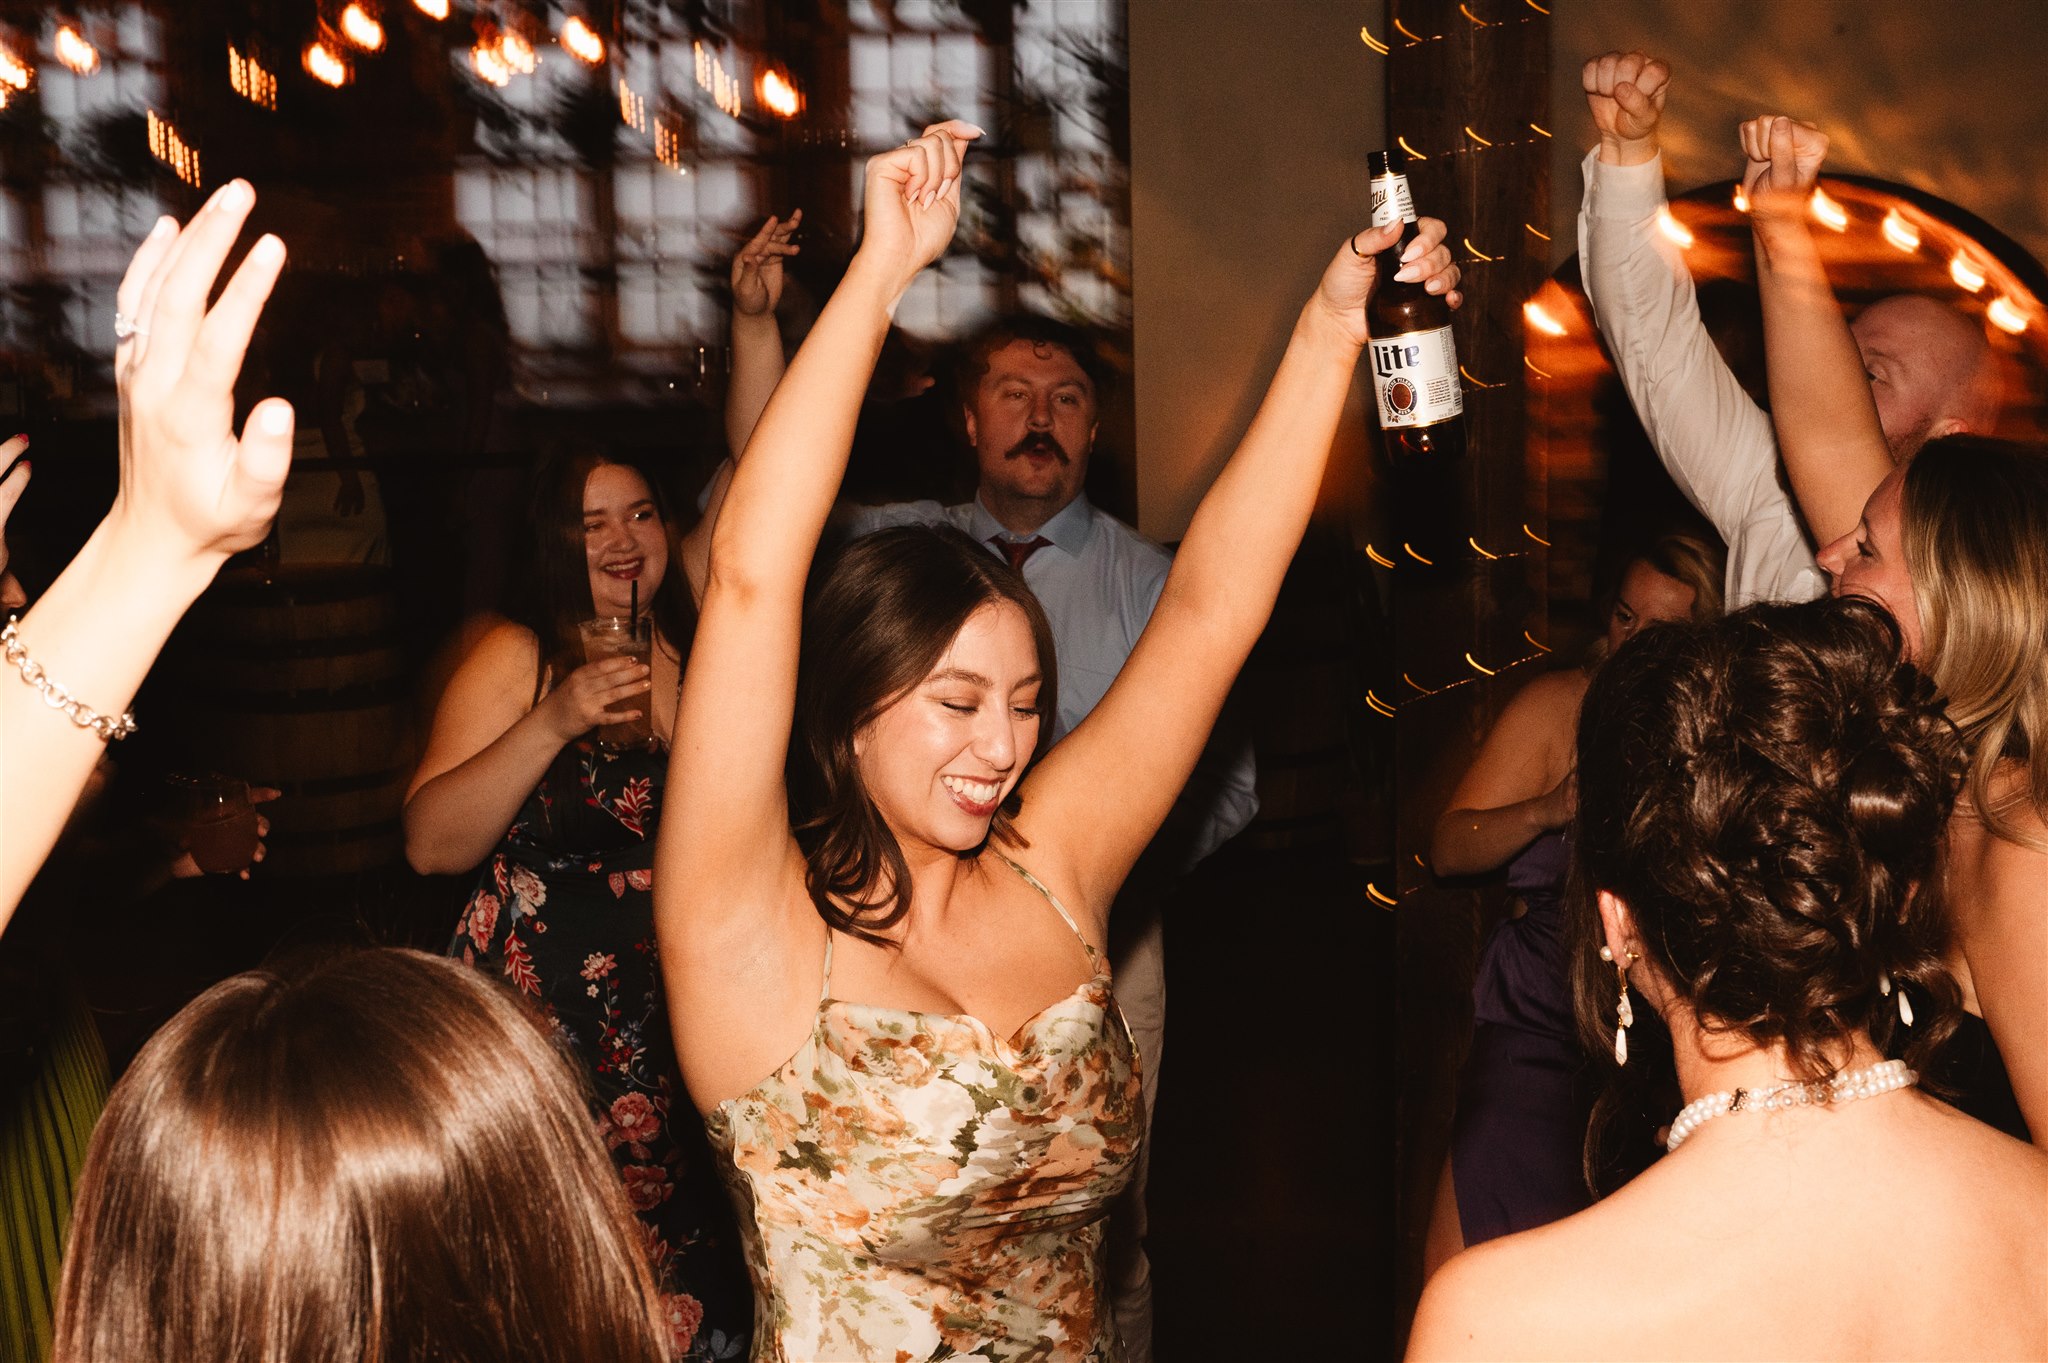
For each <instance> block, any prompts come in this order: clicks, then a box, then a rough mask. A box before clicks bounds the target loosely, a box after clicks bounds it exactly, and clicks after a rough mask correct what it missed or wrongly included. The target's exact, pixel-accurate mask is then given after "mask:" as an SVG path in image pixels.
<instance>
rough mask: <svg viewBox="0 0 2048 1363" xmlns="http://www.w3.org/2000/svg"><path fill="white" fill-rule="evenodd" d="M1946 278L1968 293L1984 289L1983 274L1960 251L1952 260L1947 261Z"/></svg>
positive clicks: (1973, 262)
mask: <svg viewBox="0 0 2048 1363" xmlns="http://www.w3.org/2000/svg"><path fill="white" fill-rule="evenodd" d="M1948 277H1949V278H1950V279H1953V280H1954V281H1955V282H1956V283H1957V284H1959V285H1961V286H1962V288H1963V289H1964V290H1965V291H1966V292H1969V293H1975V292H1977V290H1979V289H1981V288H1983V287H1984V272H1983V271H1982V270H1980V269H1978V268H1977V263H1976V262H1975V261H1973V260H1971V259H1970V258H1969V257H1968V256H1967V255H1964V254H1963V253H1962V252H1961V251H1958V252H1956V253H1955V257H1954V259H1952V260H1950V261H1949V263H1948Z"/></svg>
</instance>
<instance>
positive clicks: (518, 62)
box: [498, 29, 540, 76]
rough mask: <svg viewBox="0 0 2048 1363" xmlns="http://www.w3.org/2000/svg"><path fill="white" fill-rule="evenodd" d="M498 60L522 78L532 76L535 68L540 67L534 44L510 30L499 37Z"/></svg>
mask: <svg viewBox="0 0 2048 1363" xmlns="http://www.w3.org/2000/svg"><path fill="white" fill-rule="evenodd" d="M498 59H499V60H500V61H502V62H504V63H505V65H506V66H509V67H511V68H512V69H513V70H514V71H517V72H518V73H519V74H520V75H522V76H530V75H532V74H533V68H534V67H536V66H538V65H540V57H539V56H537V55H536V54H535V53H534V50H533V44H532V43H530V42H528V41H526V39H524V38H522V37H520V36H519V35H518V34H517V33H514V32H512V31H511V30H510V29H507V30H506V31H505V32H504V33H502V34H500V35H499V37H498Z"/></svg>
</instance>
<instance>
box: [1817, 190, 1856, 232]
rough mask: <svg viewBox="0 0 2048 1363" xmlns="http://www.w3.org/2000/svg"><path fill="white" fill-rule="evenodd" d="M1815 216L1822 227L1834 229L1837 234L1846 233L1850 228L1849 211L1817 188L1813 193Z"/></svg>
mask: <svg viewBox="0 0 2048 1363" xmlns="http://www.w3.org/2000/svg"><path fill="white" fill-rule="evenodd" d="M1812 205H1813V216H1814V219H1815V221H1817V222H1819V223H1820V224H1821V225H1822V226H1825V227H1832V228H1834V229H1835V231H1837V232H1841V231H1846V230H1847V229H1848V226H1849V210H1848V209H1846V208H1844V207H1842V206H1841V205H1840V204H1838V203H1836V202H1835V201H1834V200H1833V199H1830V198H1829V197H1828V196H1827V195H1826V194H1825V193H1823V192H1822V191H1821V189H1820V188H1819V186H1815V188H1814V191H1813V200H1812Z"/></svg>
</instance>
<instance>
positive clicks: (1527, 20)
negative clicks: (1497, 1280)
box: [1373, 0, 1550, 1321]
mask: <svg viewBox="0 0 2048 1363" xmlns="http://www.w3.org/2000/svg"><path fill="white" fill-rule="evenodd" d="M1373 36H1374V37H1375V38H1377V39H1379V40H1380V41H1381V42H1382V43H1384V44H1385V45H1386V47H1387V48H1388V52H1387V54H1386V60H1387V79H1386V91H1387V137H1388V139H1389V141H1390V142H1393V144H1394V146H1395V147H1397V148H1399V149H1401V150H1404V151H1408V152H1409V153H1411V156H1410V164H1409V166H1408V176H1409V183H1410V186H1411V188H1412V189H1413V191H1414V195H1415V203H1416V207H1417V209H1418V210H1419V211H1420V212H1422V213H1424V214H1426V215H1428V216H1432V217H1439V218H1442V219H1444V220H1445V221H1446V222H1447V223H1449V224H1450V237H1449V240H1450V243H1451V245H1452V247H1453V250H1454V254H1455V255H1456V257H1457V259H1458V260H1459V262H1460V263H1461V264H1462V265H1463V267H1464V271H1465V279H1464V284H1463V289H1464V293H1465V305H1464V307H1463V309H1462V310H1461V311H1460V313H1459V314H1458V319H1457V338H1458V354H1459V358H1460V360H1461V362H1462V364H1463V367H1464V370H1465V380H1466V382H1465V432H1466V443H1467V454H1466V456H1465V467H1464V470H1463V475H1462V477H1461V478H1460V480H1459V483H1460V487H1459V489H1458V495H1459V496H1460V498H1461V501H1462V505H1461V506H1460V507H1459V512H1460V513H1461V515H1462V517H1463V526H1464V527H1465V530H1466V533H1468V534H1469V535H1470V543H1469V549H1468V553H1467V556H1464V557H1461V558H1460V559H1458V561H1457V562H1455V563H1452V564H1439V565H1438V567H1437V568H1436V569H1435V570H1434V571H1428V570H1422V571H1418V570H1416V569H1415V567H1414V565H1412V564H1410V565H1408V566H1407V569H1406V570H1404V569H1403V568H1396V569H1395V570H1394V572H1393V581H1394V596H1395V606H1394V621H1395V666H1394V667H1393V668H1391V669H1389V673H1390V676H1389V679H1388V691H1387V692H1384V693H1382V694H1383V696H1384V697H1385V698H1386V699H1388V700H1390V701H1393V702H1395V703H1396V704H1397V705H1398V707H1399V714H1398V716H1397V718H1396V719H1395V720H1394V721H1393V723H1394V724H1395V726H1396V738H1395V766H1396V773H1397V779H1398V783H1399V784H1398V789H1399V791H1400V800H1399V804H1398V812H1397V814H1396V828H1395V848H1396V857H1397V865H1398V867H1399V871H1398V876H1397V880H1398V886H1399V897H1400V900H1401V903H1400V906H1399V908H1398V910H1397V911H1396V912H1397V915H1398V916H1397V920H1396V921H1397V930H1398V935H1397V941H1398V956H1399V965H1400V971H1399V979H1400V986H1399V989H1400V1013H1399V1017H1400V1046H1401V1069H1400V1073H1401V1083H1400V1090H1399V1093H1400V1097H1399V1103H1400V1106H1401V1111H1400V1114H1399V1126H1398V1129H1399V1131H1400V1133H1401V1135H1400V1150H1399V1161H1398V1163H1399V1180H1400V1181H1399V1188H1398V1191H1399V1203H1398V1205H1399V1208H1400V1211H1399V1219H1400V1225H1399V1230H1400V1246H1401V1257H1400V1260H1399V1263H1400V1265H1401V1301H1402V1308H1403V1309H1402V1312H1401V1319H1402V1320H1404V1321H1405V1320H1406V1319H1407V1318H1408V1317H1409V1315H1410V1314H1411V1313H1412V1310H1413V1307H1414V1303H1415V1300H1416V1297H1417V1296H1418V1295H1419V1294H1420V1291H1421V1250H1422V1241H1423V1235H1424V1232H1425V1230H1426V1229H1427V1226H1428V1223H1429V1216H1430V1210H1431V1204H1432V1201H1433V1197H1434V1193H1435V1190H1436V1185H1437V1177H1438V1174H1439V1172H1440V1170H1441V1168H1442V1166H1443V1160H1444V1156H1445V1150H1446V1148H1447V1141H1448V1136H1449V1130H1450V1116H1451V1100H1452V1095H1453V1093H1454V1091H1455V1079H1456V1073H1457V1069H1456V1067H1457V1065H1458V1062H1459V1058H1460V1056H1461V1054H1462V1052H1463V1049H1464V1045H1465V1038H1466V1035H1467V1033H1466V1027H1467V1026H1468V1024H1469V1021H1470V998H1471V993H1470V990H1471V982H1472V973H1471V972H1472V966H1473V962H1474V959H1475V956H1476V949H1477V942H1478V925H1479V918H1480V914H1479V910H1480V909H1481V907H1482V901H1481V896H1480V895H1478V894H1477V893H1475V892H1473V891H1472V890H1470V889H1450V888H1445V887H1443V886H1440V885H1439V884H1438V883H1437V882H1436V880H1435V878H1434V877H1433V876H1432V875H1431V873H1430V871H1429V870H1428V868H1427V866H1426V865H1425V864H1424V863H1426V861H1427V860H1428V856H1429V840H1430V832H1431V828H1432V825H1433V824H1434V822H1435V819H1436V816H1437V815H1438V814H1439V813H1440V812H1441V811H1442V809H1443V807H1444V804H1445V801H1446V800H1447V799H1448V797H1449V794H1450V791H1451V788H1452V786H1453V785H1455V784H1456V782H1457V779H1458V777H1459V776H1460V775H1461V774H1462V773H1463V771H1464V769H1465V767H1466V765H1467V764H1468V763H1469V761H1470V759H1471V756H1472V754H1473V752H1474V751H1475V750H1476V748H1477V746H1478V741H1479V739H1480V738H1481V737H1482V736H1483V735H1484V733H1485V731H1486V729H1487V727H1488V726H1489V725H1490V724H1491V722H1492V720H1493V717H1494V716H1495V715H1496V714H1497V713H1498V711H1499V709H1500V706H1501V704H1502V702H1504V701H1505V700H1506V698H1507V697H1508V696H1510V695H1512V694H1513V693H1514V690H1515V689H1516V688H1517V687H1519V686H1520V685H1522V684H1523V683H1524V682H1526V680H1527V679H1528V677H1529V676H1530V675H1531V674H1532V672H1533V670H1534V668H1535V666H1537V665H1538V664H1535V663H1525V662H1521V661H1520V660H1522V659H1525V658H1528V657H1530V656H1531V655H1536V656H1539V657H1540V653H1539V650H1538V649H1537V648H1536V647H1535V646H1534V645H1532V644H1531V643H1530V642H1529V641H1528V639H1526V638H1525V637H1524V634H1523V632H1524V631H1525V630H1527V631H1528V632H1529V634H1530V635H1531V636H1533V637H1534V638H1535V639H1539V640H1541V639H1546V628H1545V626H1546V619H1545V610H1544V604H1543V596H1542V583H1543V574H1542V571H1541V570H1542V565H1543V559H1542V558H1541V553H1542V549H1543V546H1542V545H1541V544H1540V543H1538V542H1537V539H1536V536H1543V535H1544V533H1545V532H1544V518H1543V508H1542V507H1541V506H1540V505H1532V504H1531V501H1532V499H1531V495H1530V494H1531V492H1532V491H1535V492H1538V493H1539V494H1540V491H1541V487H1542V484H1541V482H1540V480H1538V481H1534V482H1533V484H1532V480H1531V479H1529V478H1528V477H1527V476H1526V471H1525V466H1524V454H1523V451H1524V428H1525V420H1524V412H1523V403H1524V400H1525V396H1526V393H1525V387H1524V382H1523V380H1524V377H1525V376H1526V374H1527V372H1528V371H1527V370H1526V369H1525V368H1524V365H1523V355H1524V345H1523V330H1522V328H1523V321H1522V311H1521V310H1522V304H1523V302H1524V301H1525V300H1527V299H1528V298H1529V297H1531V296H1532V295H1533V294H1534V293H1535V291H1536V289H1537V287H1538V286H1539V285H1540V284H1541V283H1542V281H1543V279H1544V278H1545V275H1546V273H1547V263H1548V255H1547V252H1548V243H1547V242H1546V241H1545V240H1544V239H1543V238H1541V237H1539V236H1538V235H1536V233H1535V231H1533V230H1532V229H1534V228H1542V227H1545V226H1546V225H1547V224H1548V223H1549V222H1550V203H1549V176H1550V138H1549V136H1548V124H1549V122H1550V117H1549V90H1550V86H1549V65H1550V21H1549V18H1548V16H1547V14H1546V13H1545V11H1543V10H1540V9H1538V8H1537V6H1536V5H1535V4H1534V3H1533V2H1532V0H1465V3H1462V4H1461V3H1458V0H1389V5H1388V13H1387V20H1386V24H1385V26H1384V27H1383V28H1381V29H1378V30H1375V31H1374V33H1373ZM1388 481H1389V482H1391V480H1388ZM1384 485H1385V484H1383V486H1384ZM1418 513H1419V509H1418V508H1414V507H1405V506H1400V505H1396V506H1395V507H1394V508H1393V520H1394V525H1395V530H1396V536H1395V538H1396V539H1397V540H1398V539H1399V538H1400V535H1399V530H1400V527H1401V526H1402V525H1403V524H1413V523H1415V521H1416V519H1417V516H1418ZM1525 526H1527V527H1528V529H1527V530H1525V529H1524V527H1525ZM1482 669H1490V670H1492V671H1494V672H1497V673H1499V674H1500V675H1498V676H1497V677H1490V676H1489V675H1488V674H1487V671H1485V670H1482Z"/></svg>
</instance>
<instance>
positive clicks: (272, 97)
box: [228, 43, 277, 109]
mask: <svg viewBox="0 0 2048 1363" xmlns="http://www.w3.org/2000/svg"><path fill="white" fill-rule="evenodd" d="M228 84H229V85H231V86H233V87H234V91H235V93H236V94H238V95H240V96H241V97H242V98H243V99H246V100H248V101H249V102H250V103H251V104H255V105H258V106H260V107H262V108H265V109H275V108H276V107H277V77H276V76H273V75H272V74H270V72H268V71H266V70H265V69H264V68H263V63H261V62H259V61H257V60H256V58H255V57H253V56H244V55H243V54H242V53H241V52H239V51H237V50H236V48H235V45H234V44H233V43H229V44H228Z"/></svg>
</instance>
